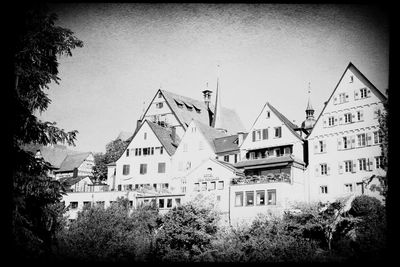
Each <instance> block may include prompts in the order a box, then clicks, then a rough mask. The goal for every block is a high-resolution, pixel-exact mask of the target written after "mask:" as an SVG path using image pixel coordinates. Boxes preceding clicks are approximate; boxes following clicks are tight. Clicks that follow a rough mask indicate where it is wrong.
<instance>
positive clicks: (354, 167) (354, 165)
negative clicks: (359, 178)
mask: <svg viewBox="0 0 400 267" xmlns="http://www.w3.org/2000/svg"><path fill="white" fill-rule="evenodd" d="M352 164H353V169H352V170H351V172H353V173H355V172H357V160H353V161H352Z"/></svg>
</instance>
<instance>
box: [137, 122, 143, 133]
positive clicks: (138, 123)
mask: <svg viewBox="0 0 400 267" xmlns="http://www.w3.org/2000/svg"><path fill="white" fill-rule="evenodd" d="M141 124H142V120H137V122H136V129H135V133H136V132H137V131H138V130H139V127H140V125H141Z"/></svg>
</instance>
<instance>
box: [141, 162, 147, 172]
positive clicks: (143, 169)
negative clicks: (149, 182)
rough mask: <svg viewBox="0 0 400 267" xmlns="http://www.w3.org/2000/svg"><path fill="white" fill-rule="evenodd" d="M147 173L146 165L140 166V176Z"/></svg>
mask: <svg viewBox="0 0 400 267" xmlns="http://www.w3.org/2000/svg"><path fill="white" fill-rule="evenodd" d="M146 173H147V164H140V174H146Z"/></svg>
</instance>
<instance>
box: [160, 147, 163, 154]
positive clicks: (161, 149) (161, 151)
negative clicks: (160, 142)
mask: <svg viewBox="0 0 400 267" xmlns="http://www.w3.org/2000/svg"><path fill="white" fill-rule="evenodd" d="M163 153H164V147H162V146H161V147H160V155H162V154H163Z"/></svg>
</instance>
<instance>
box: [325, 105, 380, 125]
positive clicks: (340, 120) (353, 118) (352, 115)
mask: <svg viewBox="0 0 400 267" xmlns="http://www.w3.org/2000/svg"><path fill="white" fill-rule="evenodd" d="M380 115H381V110H380V109H379V108H376V109H375V110H374V119H377V118H379V116H380ZM359 121H364V111H363V110H357V111H354V112H346V113H343V114H341V115H327V116H325V118H324V120H323V127H332V126H336V125H342V124H349V123H354V122H359Z"/></svg>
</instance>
